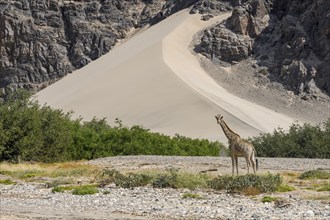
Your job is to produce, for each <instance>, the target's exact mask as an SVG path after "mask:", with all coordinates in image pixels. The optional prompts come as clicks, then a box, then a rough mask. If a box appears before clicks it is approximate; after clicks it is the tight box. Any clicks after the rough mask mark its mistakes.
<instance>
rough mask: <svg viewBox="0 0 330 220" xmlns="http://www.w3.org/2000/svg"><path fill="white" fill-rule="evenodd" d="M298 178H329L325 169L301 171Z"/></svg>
mask: <svg viewBox="0 0 330 220" xmlns="http://www.w3.org/2000/svg"><path fill="white" fill-rule="evenodd" d="M299 179H303V180H304V179H330V173H329V172H327V171H325V170H310V171H307V172H304V173H302V174H301V175H300V176H299Z"/></svg>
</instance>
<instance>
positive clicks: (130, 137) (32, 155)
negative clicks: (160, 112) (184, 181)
mask: <svg viewBox="0 0 330 220" xmlns="http://www.w3.org/2000/svg"><path fill="white" fill-rule="evenodd" d="M0 115H1V117H0V161H14V162H19V161H41V162H57V161H65V160H81V159H87V160H90V159H94V158H99V157H107V156H116V155H182V156H188V155H190V156H217V155H218V154H219V150H220V149H223V147H224V146H223V145H222V144H220V143H219V142H210V141H208V140H206V139H202V140H199V139H191V138H188V137H183V136H180V135H175V136H174V137H170V136H167V135H163V134H159V133H153V132H150V131H149V130H148V129H145V128H143V127H141V126H136V125H135V126H132V127H125V126H123V123H122V121H120V120H119V119H116V121H115V123H116V125H115V126H113V127H111V126H110V125H109V124H108V123H107V122H106V120H105V119H96V118H93V119H92V120H91V121H88V122H82V119H77V120H72V119H71V116H72V112H69V113H64V112H63V111H61V110H54V109H52V108H50V107H48V106H40V105H39V104H38V103H37V102H36V101H34V100H32V99H30V95H29V94H28V93H27V92H24V91H17V92H15V93H13V94H11V95H10V96H8V97H7V98H6V99H5V101H4V102H2V103H0Z"/></svg>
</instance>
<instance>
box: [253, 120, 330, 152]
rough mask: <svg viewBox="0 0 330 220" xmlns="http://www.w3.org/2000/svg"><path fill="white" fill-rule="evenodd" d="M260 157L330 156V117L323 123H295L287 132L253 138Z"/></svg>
mask: <svg viewBox="0 0 330 220" xmlns="http://www.w3.org/2000/svg"><path fill="white" fill-rule="evenodd" d="M250 141H251V142H252V144H253V145H254V146H255V148H256V151H257V152H258V156H260V157H296V158H330V145H329V143H330V118H329V119H328V120H327V121H325V122H324V123H323V124H322V125H317V126H312V125H310V124H304V125H299V124H293V125H291V126H290V128H289V130H288V131H287V132H286V131H284V130H283V129H281V128H278V129H275V130H274V132H273V133H272V134H267V133H264V134H261V135H259V136H257V137H254V138H251V139H250Z"/></svg>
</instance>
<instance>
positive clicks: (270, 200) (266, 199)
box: [261, 196, 277, 203]
mask: <svg viewBox="0 0 330 220" xmlns="http://www.w3.org/2000/svg"><path fill="white" fill-rule="evenodd" d="M276 200H277V198H276V197H272V196H264V197H263V198H262V199H261V202H263V203H265V202H274V201H276Z"/></svg>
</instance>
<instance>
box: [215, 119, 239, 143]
mask: <svg viewBox="0 0 330 220" xmlns="http://www.w3.org/2000/svg"><path fill="white" fill-rule="evenodd" d="M220 125H221V128H222V130H223V133H225V135H226V137H227V139H228V140H229V142H233V141H236V140H237V139H238V138H240V136H239V135H238V134H236V133H235V132H233V131H232V130H231V129H230V128H229V127H228V125H227V124H226V122H224V121H222V122H221V123H220Z"/></svg>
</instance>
